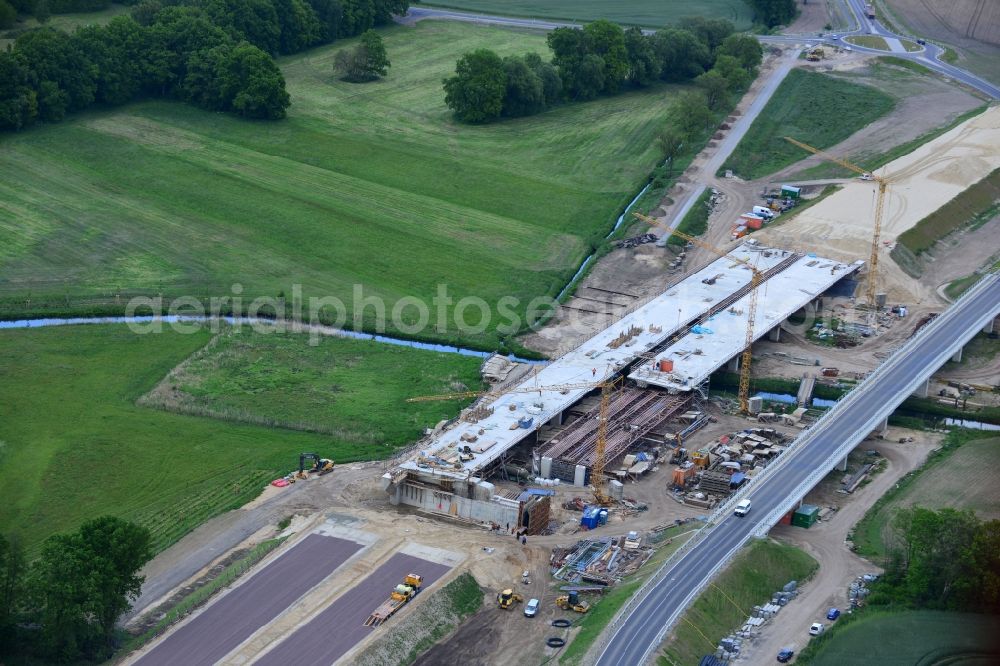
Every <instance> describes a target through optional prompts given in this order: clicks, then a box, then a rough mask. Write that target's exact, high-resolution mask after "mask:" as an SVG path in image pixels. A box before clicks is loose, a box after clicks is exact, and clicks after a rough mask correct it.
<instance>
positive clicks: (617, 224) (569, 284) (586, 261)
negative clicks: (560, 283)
mask: <svg viewBox="0 0 1000 666" xmlns="http://www.w3.org/2000/svg"><path fill="white" fill-rule="evenodd" d="M652 184H653V181H649V182H648V183H646V186H645V187H644V188H642V189H641V190H639V194H637V195H635V197H634V198H633V199H632V201H630V202H629V204H628V205H627V206H625V210H624V211H622V214H621V215H619V216H618V220H617V221H616V222H615V226H613V227H611V231H609V232H608V233H607V235H605V236H604V239H605V240H607V239H609V238H611V235H612V234H614V233H615V232H616V231H618V229H619V228H620V227H621V226H622V224H624V223H625V216H626V215H628V212H629V211H630V210H632V206H634V205H635V202H636V201H638V200H639V199H640V198H641V197H642V195H643V194H645V193H646V190H648V189H649V187H650V185H652ZM593 259H594V253H591V254H590V256H588V257H587V258H586V259H584V260H583V263H582V264H580V268H579V269H577V271H576V273H574V274H573V277H571V278H570V279H569V282H567V283H566V286H565V287H563V288H562V291H560V292H559V295H558V296H556V300H557V301H561V300H562V297H563V296H565V295H566V292H567V291H569V288H570V287H572V286H573V283H574V282H576V279H577V278H578V277H580V275H581V274H583V271H584V270H585V269H586V268H587V266H588V265H589V264H590V262H591V261H592V260H593Z"/></svg>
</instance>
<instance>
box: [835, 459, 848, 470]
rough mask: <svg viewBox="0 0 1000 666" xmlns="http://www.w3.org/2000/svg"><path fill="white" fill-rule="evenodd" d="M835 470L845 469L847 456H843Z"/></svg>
mask: <svg viewBox="0 0 1000 666" xmlns="http://www.w3.org/2000/svg"><path fill="white" fill-rule="evenodd" d="M837 470H839V471H841V472H846V471H847V456H844V459H843V460H841V461H840V464H839V465H837Z"/></svg>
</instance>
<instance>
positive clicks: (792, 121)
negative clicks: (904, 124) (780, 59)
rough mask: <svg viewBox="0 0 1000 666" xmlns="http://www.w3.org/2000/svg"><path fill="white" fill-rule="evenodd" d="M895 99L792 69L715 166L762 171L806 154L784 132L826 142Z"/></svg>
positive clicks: (820, 144)
mask: <svg viewBox="0 0 1000 666" xmlns="http://www.w3.org/2000/svg"><path fill="white" fill-rule="evenodd" d="M894 106H895V100H893V98H892V97H890V96H889V95H886V94H885V93H883V92H880V91H879V90H877V89H876V88H873V87H871V86H865V85H860V84H857V83H851V82H849V81H845V80H843V79H839V78H836V77H833V76H828V75H826V74H818V73H816V72H810V71H806V70H801V69H793V70H792V71H791V72H789V74H788V76H787V77H786V78H785V80H784V81H782V82H781V85H780V86H778V90H777V91H776V92H775V93H774V96H773V97H772V98H771V100H770V101H769V102H768V103H767V106H765V107H764V110H763V112H762V113H761V114H760V116H758V118H757V119H756V120H755V121H754V123H753V125H751V126H750V129H749V130H748V131H747V134H746V136H744V137H743V140H742V141H740V143H739V145H738V146H736V149H735V150H734V151H733V154H732V155H730V156H729V157H728V158H727V159H726V162H725V164H723V166H722V169H720V172H722V171H725V170H726V169H732V170H733V171H734V172H735V173H736V174H738V175H739V176H741V177H743V178H747V179H753V178H760V177H762V176H766V175H768V174H770V173H774V172H775V171H778V170H779V169H782V168H784V167H786V166H788V165H790V164H794V163H795V162H798V161H799V160H801V159H804V158H806V157H808V156H809V153H807V152H806V151H804V150H802V149H801V148H799V147H797V146H794V145H792V144H791V143H789V142H787V141H785V140H784V137H786V136H790V137H792V138H793V139H798V140H799V141H803V142H805V143H807V144H809V145H812V146H814V147H816V148H821V149H822V148H828V147H830V146H832V145H834V144H836V143H839V142H840V141H843V140H844V139H846V138H847V137H849V136H851V135H852V134H854V132H856V131H857V130H859V129H861V128H862V127H864V126H865V125H867V124H869V123H871V122H873V121H875V120H877V119H878V118H881V117H882V116H884V115H885V114H887V113H889V112H890V111H891V110H892V109H893V107H894Z"/></svg>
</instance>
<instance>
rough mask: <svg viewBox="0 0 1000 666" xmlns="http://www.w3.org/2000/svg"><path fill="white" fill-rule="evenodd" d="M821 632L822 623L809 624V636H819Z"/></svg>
mask: <svg viewBox="0 0 1000 666" xmlns="http://www.w3.org/2000/svg"><path fill="white" fill-rule="evenodd" d="M822 633H823V623H822V622H813V623H812V624H811V625H810V626H809V635H810V636H819V635H820V634H822Z"/></svg>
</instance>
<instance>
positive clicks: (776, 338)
mask: <svg viewBox="0 0 1000 666" xmlns="http://www.w3.org/2000/svg"><path fill="white" fill-rule="evenodd" d="M767 339H768V340H770V341H771V342H781V325H780V324H779V325H778V326H775V327H774V328H772V329H771V330H770V331H768V332H767Z"/></svg>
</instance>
